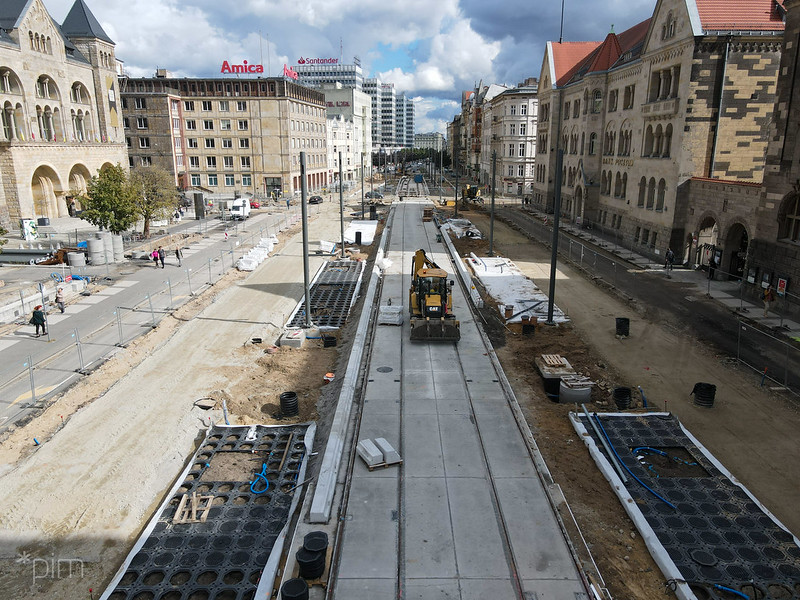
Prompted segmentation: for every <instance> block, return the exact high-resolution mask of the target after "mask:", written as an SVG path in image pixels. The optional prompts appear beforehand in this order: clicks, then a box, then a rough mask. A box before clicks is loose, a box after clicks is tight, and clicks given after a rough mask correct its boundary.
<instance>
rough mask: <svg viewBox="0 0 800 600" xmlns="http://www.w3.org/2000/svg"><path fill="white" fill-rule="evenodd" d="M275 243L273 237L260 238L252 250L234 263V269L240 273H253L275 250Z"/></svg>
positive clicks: (275, 240)
mask: <svg viewBox="0 0 800 600" xmlns="http://www.w3.org/2000/svg"><path fill="white" fill-rule="evenodd" d="M277 243H278V238H276V237H275V236H274V235H273V236H270V237H268V238H261V239H260V240H259V242H258V244H257V245H256V246H255V247H254V248H253V249H251V250H250V251H249V252H248V253H247V254H245V255H244V256H242V257H241V258H240V259H239V260H237V261H236V268H237V269H239V270H240V271H254V270H255V268H256V267H257V266H258V265H260V264H261V263H262V262H264V261H265V260H266V258H267V257H268V256H269V255H270V253H271V252H272V251H273V250H274V249H275V244H277Z"/></svg>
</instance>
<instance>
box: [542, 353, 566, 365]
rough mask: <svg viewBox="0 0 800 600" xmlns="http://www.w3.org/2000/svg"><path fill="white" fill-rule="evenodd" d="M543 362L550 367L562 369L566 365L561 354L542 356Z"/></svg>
mask: <svg viewBox="0 0 800 600" xmlns="http://www.w3.org/2000/svg"><path fill="white" fill-rule="evenodd" d="M542 360H544V364H546V365H547V366H548V367H560V366H562V365H563V364H564V359H563V358H561V355H560V354H542Z"/></svg>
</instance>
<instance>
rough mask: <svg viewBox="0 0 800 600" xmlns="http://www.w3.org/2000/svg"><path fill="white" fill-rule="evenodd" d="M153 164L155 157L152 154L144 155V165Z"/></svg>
mask: <svg viewBox="0 0 800 600" xmlns="http://www.w3.org/2000/svg"><path fill="white" fill-rule="evenodd" d="M152 164H153V158H152V157H150V156H142V166H143V167H149V166H151V165H152Z"/></svg>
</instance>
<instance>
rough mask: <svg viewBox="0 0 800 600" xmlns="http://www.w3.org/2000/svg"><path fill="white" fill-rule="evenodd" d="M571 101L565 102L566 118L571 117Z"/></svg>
mask: <svg viewBox="0 0 800 600" xmlns="http://www.w3.org/2000/svg"><path fill="white" fill-rule="evenodd" d="M571 104H572V103H571V102H564V119H565V120H566V119H569V108H570V106H571Z"/></svg>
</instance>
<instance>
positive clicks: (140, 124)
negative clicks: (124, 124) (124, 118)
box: [136, 117, 147, 129]
mask: <svg viewBox="0 0 800 600" xmlns="http://www.w3.org/2000/svg"><path fill="white" fill-rule="evenodd" d="M136 127H137V128H138V129H147V117H136Z"/></svg>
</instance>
